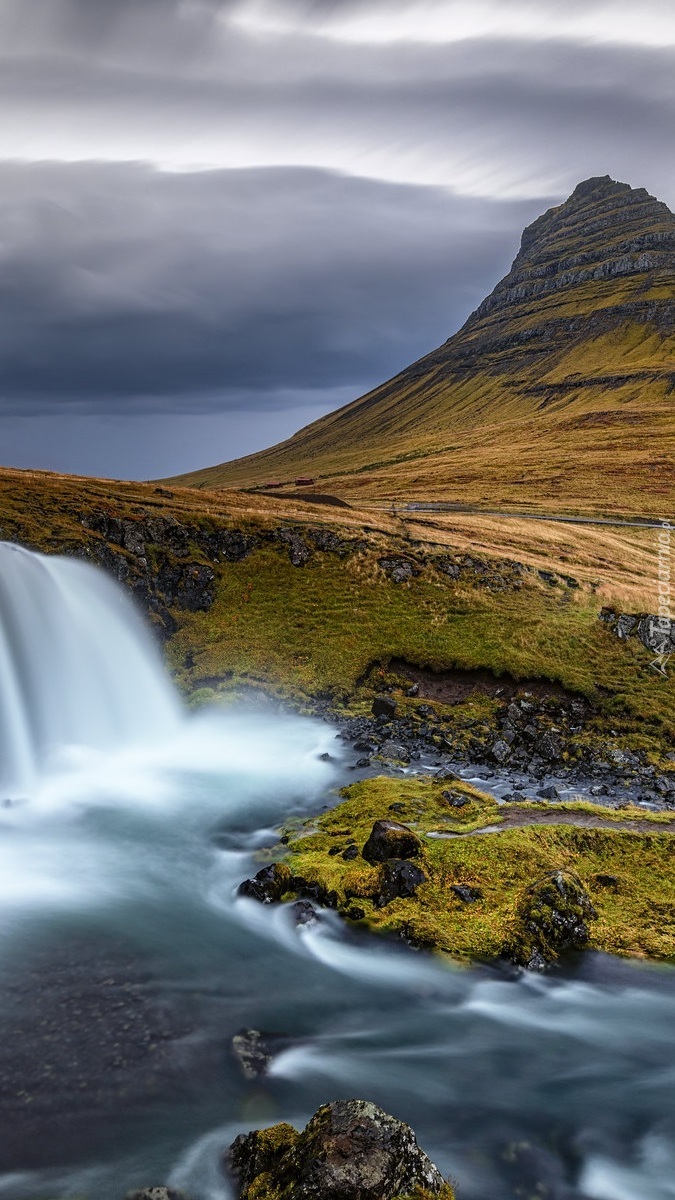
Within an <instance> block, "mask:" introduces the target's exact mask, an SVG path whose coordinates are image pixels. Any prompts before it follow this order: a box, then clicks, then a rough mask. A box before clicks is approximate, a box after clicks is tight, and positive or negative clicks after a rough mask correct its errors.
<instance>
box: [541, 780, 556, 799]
mask: <svg viewBox="0 0 675 1200" xmlns="http://www.w3.org/2000/svg"><path fill="white" fill-rule="evenodd" d="M537 795H538V796H539V798H540V799H541V800H559V799H560V791H559V790H558V788H557V787H556V785H555V784H554V783H551V784H549V786H548V787H543V788H540V789H539V791H538V792H537Z"/></svg>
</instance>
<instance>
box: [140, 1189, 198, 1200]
mask: <svg viewBox="0 0 675 1200" xmlns="http://www.w3.org/2000/svg"><path fill="white" fill-rule="evenodd" d="M124 1200H190V1197H189V1196H187V1195H186V1194H185V1192H177V1191H176V1189H175V1188H167V1187H148V1188H141V1190H140V1192H127V1194H126V1196H125V1197H124Z"/></svg>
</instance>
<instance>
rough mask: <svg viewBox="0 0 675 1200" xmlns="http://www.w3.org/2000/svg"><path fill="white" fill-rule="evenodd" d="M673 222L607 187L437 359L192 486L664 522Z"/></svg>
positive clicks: (549, 232)
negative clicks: (254, 487) (278, 483)
mask: <svg viewBox="0 0 675 1200" xmlns="http://www.w3.org/2000/svg"><path fill="white" fill-rule="evenodd" d="M673 387H675V215H673V213H672V212H671V211H670V209H669V208H668V207H667V205H666V204H664V203H662V202H661V201H659V200H657V199H655V198H654V197H653V196H651V195H650V194H649V193H648V192H647V191H646V190H645V189H644V188H633V187H630V186H629V185H628V184H627V183H618V182H616V181H614V180H613V179H610V177H609V176H608V175H605V176H602V177H597V178H592V179H587V180H585V181H584V182H583V183H580V184H579V185H578V186H577V187H576V188H575V189H574V191H573V192H572V194H571V196H569V198H568V199H567V200H565V201H564V203H562V204H559V205H556V206H555V207H554V208H550V209H548V210H547V211H546V212H544V213H543V214H542V215H541V216H540V217H538V218H537V219H536V220H535V221H533V222H532V224H530V225H529V226H528V227H527V228H526V229H525V231H524V233H523V235H522V240H521V244H520V248H519V250H518V253H517V254H516V257H515V259H514V261H513V264H512V266H511V269H510V271H509V272H508V273H507V275H506V276H505V277H504V278H503V279H502V280H501V281H500V282H499V283H497V285H496V287H495V288H494V290H493V291H492V292H491V293H490V295H489V296H487V297H486V299H485V300H484V301H483V302H482V303H481V304H480V305H479V306H478V308H477V309H476V310H475V312H473V313H472V314H471V315H470V316H469V318H468V319H467V321H466V322H465V324H464V326H463V327H462V328H461V329H460V330H459V331H458V332H457V333H455V334H453V335H452V336H451V337H450V338H449V339H448V340H447V341H446V342H444V344H443V345H441V346H440V347H438V349H436V350H433V351H432V352H431V353H430V354H427V355H425V356H424V357H423V358H421V359H419V360H418V361H417V362H415V363H413V364H412V365H411V366H409V367H407V368H405V369H404V370H403V371H401V372H400V374H398V375H396V376H395V377H394V378H393V379H391V380H389V381H388V382H386V383H383V384H382V385H381V386H380V387H377V388H375V389H374V390H373V391H372V392H370V393H368V394H367V395H365V396H363V397H361V398H359V399H357V400H354V401H353V402H352V403H351V404H348V405H347V406H346V407H344V408H341V409H339V410H337V411H336V412H334V413H329V414H328V415H327V416H325V417H322V418H321V419H320V420H318V421H315V422H314V424H312V425H309V426H307V428H306V429H302V430H300V431H299V433H297V434H295V436H294V437H292V438H290V439H289V440H288V441H286V442H284V443H282V444H280V445H279V446H274V447H272V448H271V449H269V450H265V451H262V452H260V453H259V454H256V455H251V456H249V457H248V458H245V459H241V460H238V461H236V462H233V463H225V464H223V465H221V466H220V467H213V468H209V469H207V470H204V471H200V472H195V473H193V474H191V475H186V476H183V477H182V482H183V483H185V484H188V485H193V486H199V487H204V486H207V487H209V486H214V485H218V486H220V485H223V484H240V483H246V484H248V485H251V484H262V483H264V480H266V479H269V478H272V477H273V478H277V479H284V478H286V479H292V478H293V476H294V475H297V474H298V473H301V472H302V471H303V470H305V469H307V467H308V466H309V465H310V464H311V470H312V475H313V476H315V477H317V478H320V477H322V476H323V477H324V478H325V479H326V480H327V481H329V482H328V483H327V484H326V486H327V487H329V488H330V490H331V491H335V490H338V491H339V493H340V494H342V495H349V496H352V497H355V498H356V497H357V496H359V495H367V496H371V497H376V496H377V497H387V498H388V499H392V498H398V497H405V498H406V499H408V500H410V499H413V500H414V499H416V498H420V499H427V500H429V499H442V500H445V501H448V500H451V501H453V502H459V503H463V504H466V503H471V504H477V505H478V506H481V505H485V504H486V503H488V504H490V505H491V506H494V505H495V504H496V503H497V502H500V503H503V504H504V505H505V506H506V505H508V506H509V507H511V506H513V505H515V506H517V507H518V508H521V507H522V506H523V504H525V508H524V511H532V507H534V508H535V509H539V508H544V506H546V507H547V508H549V509H551V508H553V507H555V508H556V509H560V508H563V507H564V508H566V509H567V510H568V511H572V512H579V511H584V512H588V511H592V512H596V513H598V512H599V513H602V514H605V515H606V514H608V513H611V512H617V513H618V512H622V513H631V514H639V513H643V514H648V515H650V516H654V515H656V516H658V515H659V514H660V512H661V511H662V510H664V508H665V506H666V500H667V498H668V497H670V498H672V490H673V489H672V481H671V480H670V473H669V469H668V464H669V461H670V460H671V458H672V453H673V449H674V448H675V422H674V418H673V411H672V403H671V400H670V397H671V394H672V390H673Z"/></svg>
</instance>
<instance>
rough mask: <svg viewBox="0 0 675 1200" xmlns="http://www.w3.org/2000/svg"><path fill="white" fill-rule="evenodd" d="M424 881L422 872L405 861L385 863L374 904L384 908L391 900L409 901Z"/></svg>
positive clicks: (424, 877)
mask: <svg viewBox="0 0 675 1200" xmlns="http://www.w3.org/2000/svg"><path fill="white" fill-rule="evenodd" d="M426 881H427V877H426V875H425V874H424V871H422V870H421V869H420V867H418V866H416V865H415V863H411V862H409V861H408V860H407V859H403V860H397V861H394V862H391V861H390V862H386V863H385V864H384V866H383V867H382V873H381V876H380V882H379V886H378V893H377V896H376V899H375V903H376V904H377V907H378V908H385V907H386V905H387V904H390V903H391V901H392V900H397V899H402V900H410V899H411V898H412V897H413V896H414V895H415V893H416V891H417V889H418V887H420V885H421V884H423V883H426Z"/></svg>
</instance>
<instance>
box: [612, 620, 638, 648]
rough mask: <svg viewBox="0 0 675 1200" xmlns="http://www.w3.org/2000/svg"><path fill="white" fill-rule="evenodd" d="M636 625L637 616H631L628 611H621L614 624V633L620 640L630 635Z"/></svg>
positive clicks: (624, 639)
mask: <svg viewBox="0 0 675 1200" xmlns="http://www.w3.org/2000/svg"><path fill="white" fill-rule="evenodd" d="M636 625H637V617H631V616H630V615H629V614H628V613H621V616H620V617H619V619H618V620H617V622H616V625H615V626H614V633H615V634H616V636H617V637H618V638H620V639H621V641H622V642H624V641H626V639H627V638H629V637H630V635H631V633H632V632H633V630H634V629H635V626H636Z"/></svg>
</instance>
